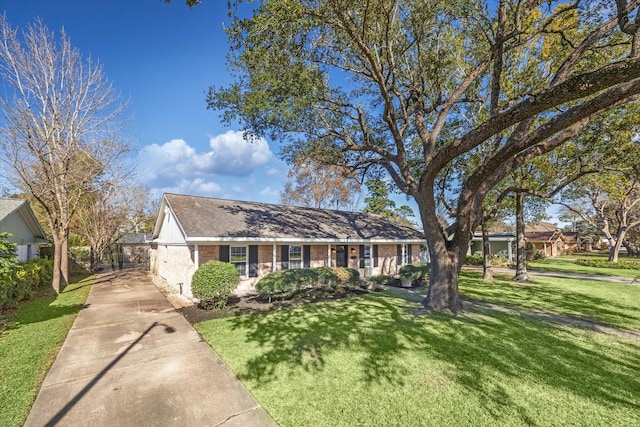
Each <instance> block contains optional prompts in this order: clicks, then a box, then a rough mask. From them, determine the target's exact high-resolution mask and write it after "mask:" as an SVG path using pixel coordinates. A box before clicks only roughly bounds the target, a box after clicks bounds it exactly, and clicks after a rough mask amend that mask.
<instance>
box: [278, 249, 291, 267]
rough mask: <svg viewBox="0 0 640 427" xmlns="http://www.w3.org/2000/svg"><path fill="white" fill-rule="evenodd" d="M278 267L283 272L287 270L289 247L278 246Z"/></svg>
mask: <svg viewBox="0 0 640 427" xmlns="http://www.w3.org/2000/svg"><path fill="white" fill-rule="evenodd" d="M280 267H281V268H282V269H283V270H286V269H288V268H289V245H282V246H280Z"/></svg>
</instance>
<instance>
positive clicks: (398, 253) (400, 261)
mask: <svg viewBox="0 0 640 427" xmlns="http://www.w3.org/2000/svg"><path fill="white" fill-rule="evenodd" d="M396 255H397V256H398V259H397V260H396V264H398V265H402V245H396Z"/></svg>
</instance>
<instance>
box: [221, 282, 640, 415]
mask: <svg viewBox="0 0 640 427" xmlns="http://www.w3.org/2000/svg"><path fill="white" fill-rule="evenodd" d="M583 304H585V302H584V301H583ZM418 308H419V306H418V305H417V304H415V303H412V302H409V301H406V300H402V299H399V298H396V297H393V296H389V295H385V294H382V293H378V294H371V295H368V296H366V297H361V298H353V299H350V300H349V301H344V302H331V303H318V304H309V305H307V306H304V307H299V308H294V309H285V310H278V311H275V312H271V313H255V314H251V315H241V316H236V317H234V318H231V319H229V321H230V322H231V326H232V328H233V329H237V330H240V331H242V333H243V334H244V335H243V336H246V339H247V341H250V342H255V343H257V344H258V345H259V348H260V350H259V352H258V354H257V355H256V356H254V357H251V358H249V360H248V361H247V362H246V364H245V367H244V370H243V371H241V372H238V375H239V376H240V377H241V378H242V379H243V380H249V381H251V382H254V383H255V384H256V386H257V387H260V386H264V385H266V384H268V383H270V382H272V381H276V380H279V379H280V378H278V375H279V374H278V373H279V372H295V371H296V370H300V369H302V370H304V371H309V372H320V371H322V370H324V369H326V357H327V355H329V354H331V353H333V352H336V351H341V350H344V349H348V350H352V351H350V352H348V354H352V355H356V356H354V357H357V358H358V361H359V363H357V364H355V365H354V366H357V368H356V369H359V370H361V381H362V382H364V383H365V384H370V383H385V384H388V385H391V386H402V385H403V384H404V383H405V382H406V381H408V379H409V378H410V376H415V375H418V376H425V375H427V372H415V371H412V370H410V368H409V366H410V367H411V369H420V366H426V365H425V363H426V362H424V360H431V361H433V360H435V361H437V362H439V363H440V364H444V365H445V366H447V368H446V369H445V370H444V372H443V374H444V375H445V376H447V377H448V378H449V379H450V380H452V381H454V382H455V383H457V384H459V385H460V386H462V387H464V388H466V389H468V390H470V391H472V392H473V393H475V394H476V395H477V396H479V397H480V400H481V401H482V403H483V406H485V408H486V409H487V410H488V411H489V412H490V413H492V414H494V415H495V416H496V417H498V416H499V415H498V414H499V413H500V412H501V411H502V409H503V408H504V407H507V406H508V407H511V408H516V409H517V410H518V411H519V412H520V413H521V414H522V415H521V417H522V418H523V421H525V422H526V421H527V419H528V418H527V415H526V413H527V412H528V408H524V407H521V408H519V407H518V404H517V403H516V399H514V398H515V396H514V393H515V392H514V390H510V389H509V387H511V386H512V384H513V383H514V382H516V383H518V384H522V383H531V384H535V385H536V386H540V385H542V386H543V387H550V388H553V389H555V390H557V391H560V392H563V393H570V394H573V395H577V396H582V397H585V398H587V399H591V400H593V401H595V402H597V403H599V404H603V405H611V404H613V405H624V406H626V407H628V408H631V409H632V410H634V411H635V410H638V409H640V404H639V402H638V401H637V393H638V390H640V378H639V377H638V375H637V372H639V371H640V359H639V358H638V354H639V353H640V349H639V348H638V345H637V343H633V342H625V341H623V340H613V339H606V340H603V341H602V342H599V341H598V342H596V341H595V340H593V339H580V338H576V337H575V335H573V334H572V331H571V330H567V329H564V328H562V327H556V326H552V325H551V326H550V325H548V324H544V323H542V322H538V321H535V320H531V319H524V318H522V317H520V316H517V315H512V314H505V313H499V312H494V311H490V310H487V311H486V312H485V313H473V314H464V315H462V316H457V317H456V316H451V315H446V314H437V313H428V314H421V315H418V314H415V313H416V312H417V310H416V309H418ZM408 359H411V360H413V362H412V363H413V364H411V363H409V364H405V363H399V362H401V361H404V360H408ZM426 364H427V365H428V363H426ZM281 368H284V370H283V369H281ZM425 380H426V379H425ZM425 387H427V386H426V385H425ZM529 421H531V420H529ZM531 422H533V421H531Z"/></svg>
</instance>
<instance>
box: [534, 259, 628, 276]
mask: <svg viewBox="0 0 640 427" xmlns="http://www.w3.org/2000/svg"><path fill="white" fill-rule="evenodd" d="M578 258H582V259H601V260H604V261H606V260H607V257H606V256H605V255H585V254H572V255H567V256H562V257H556V258H547V259H543V260H538V261H527V266H528V267H529V268H531V269H533V270H544V271H558V272H563V273H580V274H600V275H603V276H618V277H629V278H632V279H640V270H628V269H623V268H619V269H618V268H598V267H587V266H584V265H578V264H576V259H578ZM620 261H638V259H637V258H628V257H621V258H620Z"/></svg>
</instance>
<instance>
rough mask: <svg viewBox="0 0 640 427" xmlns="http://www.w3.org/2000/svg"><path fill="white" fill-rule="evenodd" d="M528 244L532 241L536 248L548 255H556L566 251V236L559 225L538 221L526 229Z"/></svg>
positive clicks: (525, 234)
mask: <svg viewBox="0 0 640 427" xmlns="http://www.w3.org/2000/svg"><path fill="white" fill-rule="evenodd" d="M524 236H525V240H526V242H527V245H529V244H530V243H531V244H533V246H535V248H536V250H539V251H541V252H542V253H543V254H544V255H545V256H547V257H554V256H558V255H562V254H564V253H565V237H564V234H563V233H562V230H560V229H559V228H558V227H556V226H555V225H554V224H551V223H549V222H537V223H534V224H530V225H527V226H526V227H525V230H524Z"/></svg>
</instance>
